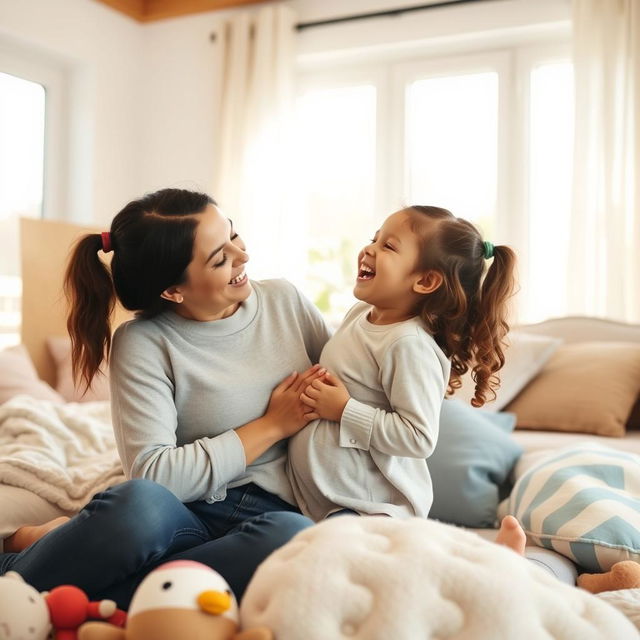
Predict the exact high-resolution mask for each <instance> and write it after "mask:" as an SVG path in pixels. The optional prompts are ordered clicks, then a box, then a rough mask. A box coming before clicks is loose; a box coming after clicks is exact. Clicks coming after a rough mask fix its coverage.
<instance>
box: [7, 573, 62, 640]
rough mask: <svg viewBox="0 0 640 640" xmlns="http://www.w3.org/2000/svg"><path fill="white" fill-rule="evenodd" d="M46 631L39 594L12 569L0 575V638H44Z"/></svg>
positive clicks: (46, 620) (45, 613)
mask: <svg viewBox="0 0 640 640" xmlns="http://www.w3.org/2000/svg"><path fill="white" fill-rule="evenodd" d="M50 630H51V622H50V621H49V610H48V609H47V605H46V603H45V601H44V598H43V597H42V595H41V594H39V593H38V592H37V591H36V590H35V589H34V588H33V587H32V586H31V585H29V584H27V583H26V582H25V581H24V580H23V579H22V577H21V576H20V575H19V574H17V573H16V572H15V571H8V572H7V573H5V574H4V576H2V577H0V640H15V639H16V638H25V639H27V638H28V639H29V640H45V638H46V637H47V636H48V635H49V632H50Z"/></svg>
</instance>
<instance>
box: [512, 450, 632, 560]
mask: <svg viewBox="0 0 640 640" xmlns="http://www.w3.org/2000/svg"><path fill="white" fill-rule="evenodd" d="M507 508H508V513H511V514H513V515H514V516H516V518H518V520H519V521H520V524H521V525H522V527H523V529H524V530H525V531H526V532H527V535H528V536H529V539H530V541H531V542H533V543H534V544H537V545H539V546H541V547H546V548H548V549H553V550H555V551H557V552H558V553H561V554H562V555H564V556H566V557H568V558H570V559H571V560H573V561H574V562H576V563H577V564H578V566H580V567H581V568H582V569H584V570H586V571H592V572H598V571H608V570H609V569H610V568H611V567H612V565H614V564H615V563H616V562H619V561H620V560H635V561H636V562H640V456H638V455H636V454H632V453H624V452H622V451H618V450H615V449H610V448H608V447H603V446H600V445H597V444H592V443H584V444H583V445H578V446H576V445H572V446H571V447H567V448H564V449H560V450H558V451H556V452H554V453H553V454H551V455H549V456H546V457H544V459H543V460H542V461H540V462H539V463H538V464H534V465H533V466H532V467H531V468H529V470H527V471H525V472H524V473H523V475H522V476H521V477H520V478H518V479H517V481H516V484H515V486H514V487H513V491H512V493H511V496H510V498H509V500H508V504H507Z"/></svg>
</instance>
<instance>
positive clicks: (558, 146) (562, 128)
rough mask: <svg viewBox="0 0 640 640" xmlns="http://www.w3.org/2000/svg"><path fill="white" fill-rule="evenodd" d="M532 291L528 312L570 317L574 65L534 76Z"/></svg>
mask: <svg viewBox="0 0 640 640" xmlns="http://www.w3.org/2000/svg"><path fill="white" fill-rule="evenodd" d="M529 93H530V100H529V105H530V109H529V123H528V125H529V126H528V130H529V180H528V182H529V189H528V199H529V202H528V210H529V219H530V222H529V234H528V236H529V246H528V255H529V261H528V267H529V277H528V286H529V295H527V296H524V297H523V300H522V303H523V305H524V308H523V315H524V316H525V317H527V318H531V319H533V320H544V319H545V318H548V317H550V316H561V315H566V312H567V306H566V301H567V296H566V290H567V285H568V282H567V272H568V269H567V263H568V257H567V253H566V251H567V247H568V246H569V222H570V218H569V216H570V213H571V184H572V164H573V160H572V155H573V68H572V65H571V64H570V63H569V62H560V63H549V64H540V65H536V66H535V67H533V69H532V70H531V71H530V74H529Z"/></svg>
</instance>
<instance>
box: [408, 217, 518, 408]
mask: <svg viewBox="0 0 640 640" xmlns="http://www.w3.org/2000/svg"><path fill="white" fill-rule="evenodd" d="M406 211H407V212H408V213H409V215H410V216H411V223H412V228H413V230H414V232H415V233H417V235H418V236H419V238H420V243H421V251H420V258H419V264H418V270H419V271H428V270H435V271H438V272H440V273H441V274H442V275H443V277H444V280H443V283H442V285H441V286H440V287H438V289H436V290H435V291H434V292H433V293H430V294H428V295H426V296H425V297H424V299H423V300H421V302H420V303H419V307H418V309H417V310H416V312H417V314H418V315H419V316H420V317H421V318H422V320H423V321H424V323H425V325H426V327H427V329H428V330H429V332H430V333H431V334H432V335H433V337H434V339H435V340H436V342H437V343H438V345H439V346H440V348H441V349H442V350H443V351H444V352H445V354H446V355H447V357H449V358H450V359H451V377H450V379H449V388H448V393H449V394H453V393H454V392H455V390H456V389H459V388H460V386H461V384H462V383H461V380H460V377H461V376H462V375H463V374H464V373H466V372H467V371H468V370H469V369H471V377H472V379H473V381H474V382H475V385H476V389H475V395H474V397H473V398H472V400H471V404H472V405H473V406H474V407H481V406H482V405H483V404H484V403H485V402H486V400H487V394H489V393H490V394H491V395H492V398H491V399H495V397H496V393H495V390H496V389H497V388H498V387H499V386H500V379H499V378H498V376H497V375H496V373H497V371H499V370H500V369H501V368H502V366H503V365H504V351H503V348H504V346H505V342H504V338H505V336H506V334H507V332H508V331H509V325H508V324H507V320H506V318H507V311H508V308H507V301H508V300H509V298H510V297H511V296H512V295H513V293H514V291H515V263H516V256H515V253H514V252H513V250H512V249H511V248H510V247H507V246H505V245H499V246H496V247H494V248H493V260H492V262H491V265H490V266H489V268H488V269H487V270H486V273H485V265H486V259H485V245H484V243H483V240H482V237H481V236H480V233H479V231H478V230H477V229H476V228H475V227H474V226H473V225H472V224H471V223H470V222H467V221H466V220H463V219H461V218H456V217H455V216H454V215H453V214H452V213H451V212H450V211H447V210H446V209H441V208H439V207H428V206H421V205H414V206H411V207H409V208H407V209H406Z"/></svg>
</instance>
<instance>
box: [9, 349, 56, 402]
mask: <svg viewBox="0 0 640 640" xmlns="http://www.w3.org/2000/svg"><path fill="white" fill-rule="evenodd" d="M23 393H24V394H27V395H29V396H31V397H32V398H37V399H39V400H48V401H50V402H64V398H63V397H62V396H61V395H60V394H59V393H56V392H55V391H54V390H53V389H52V388H51V387H50V386H49V385H48V384H47V383H46V382H44V381H43V380H40V378H38V373H37V372H36V368H35V367H34V366H33V362H32V361H31V357H30V356H29V352H28V351H27V349H26V347H25V346H24V345H22V344H19V345H16V346H15V347H9V348H8V349H4V350H3V351H0V404H2V403H3V402H6V401H7V400H9V399H10V398H13V396H17V395H20V394H23Z"/></svg>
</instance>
